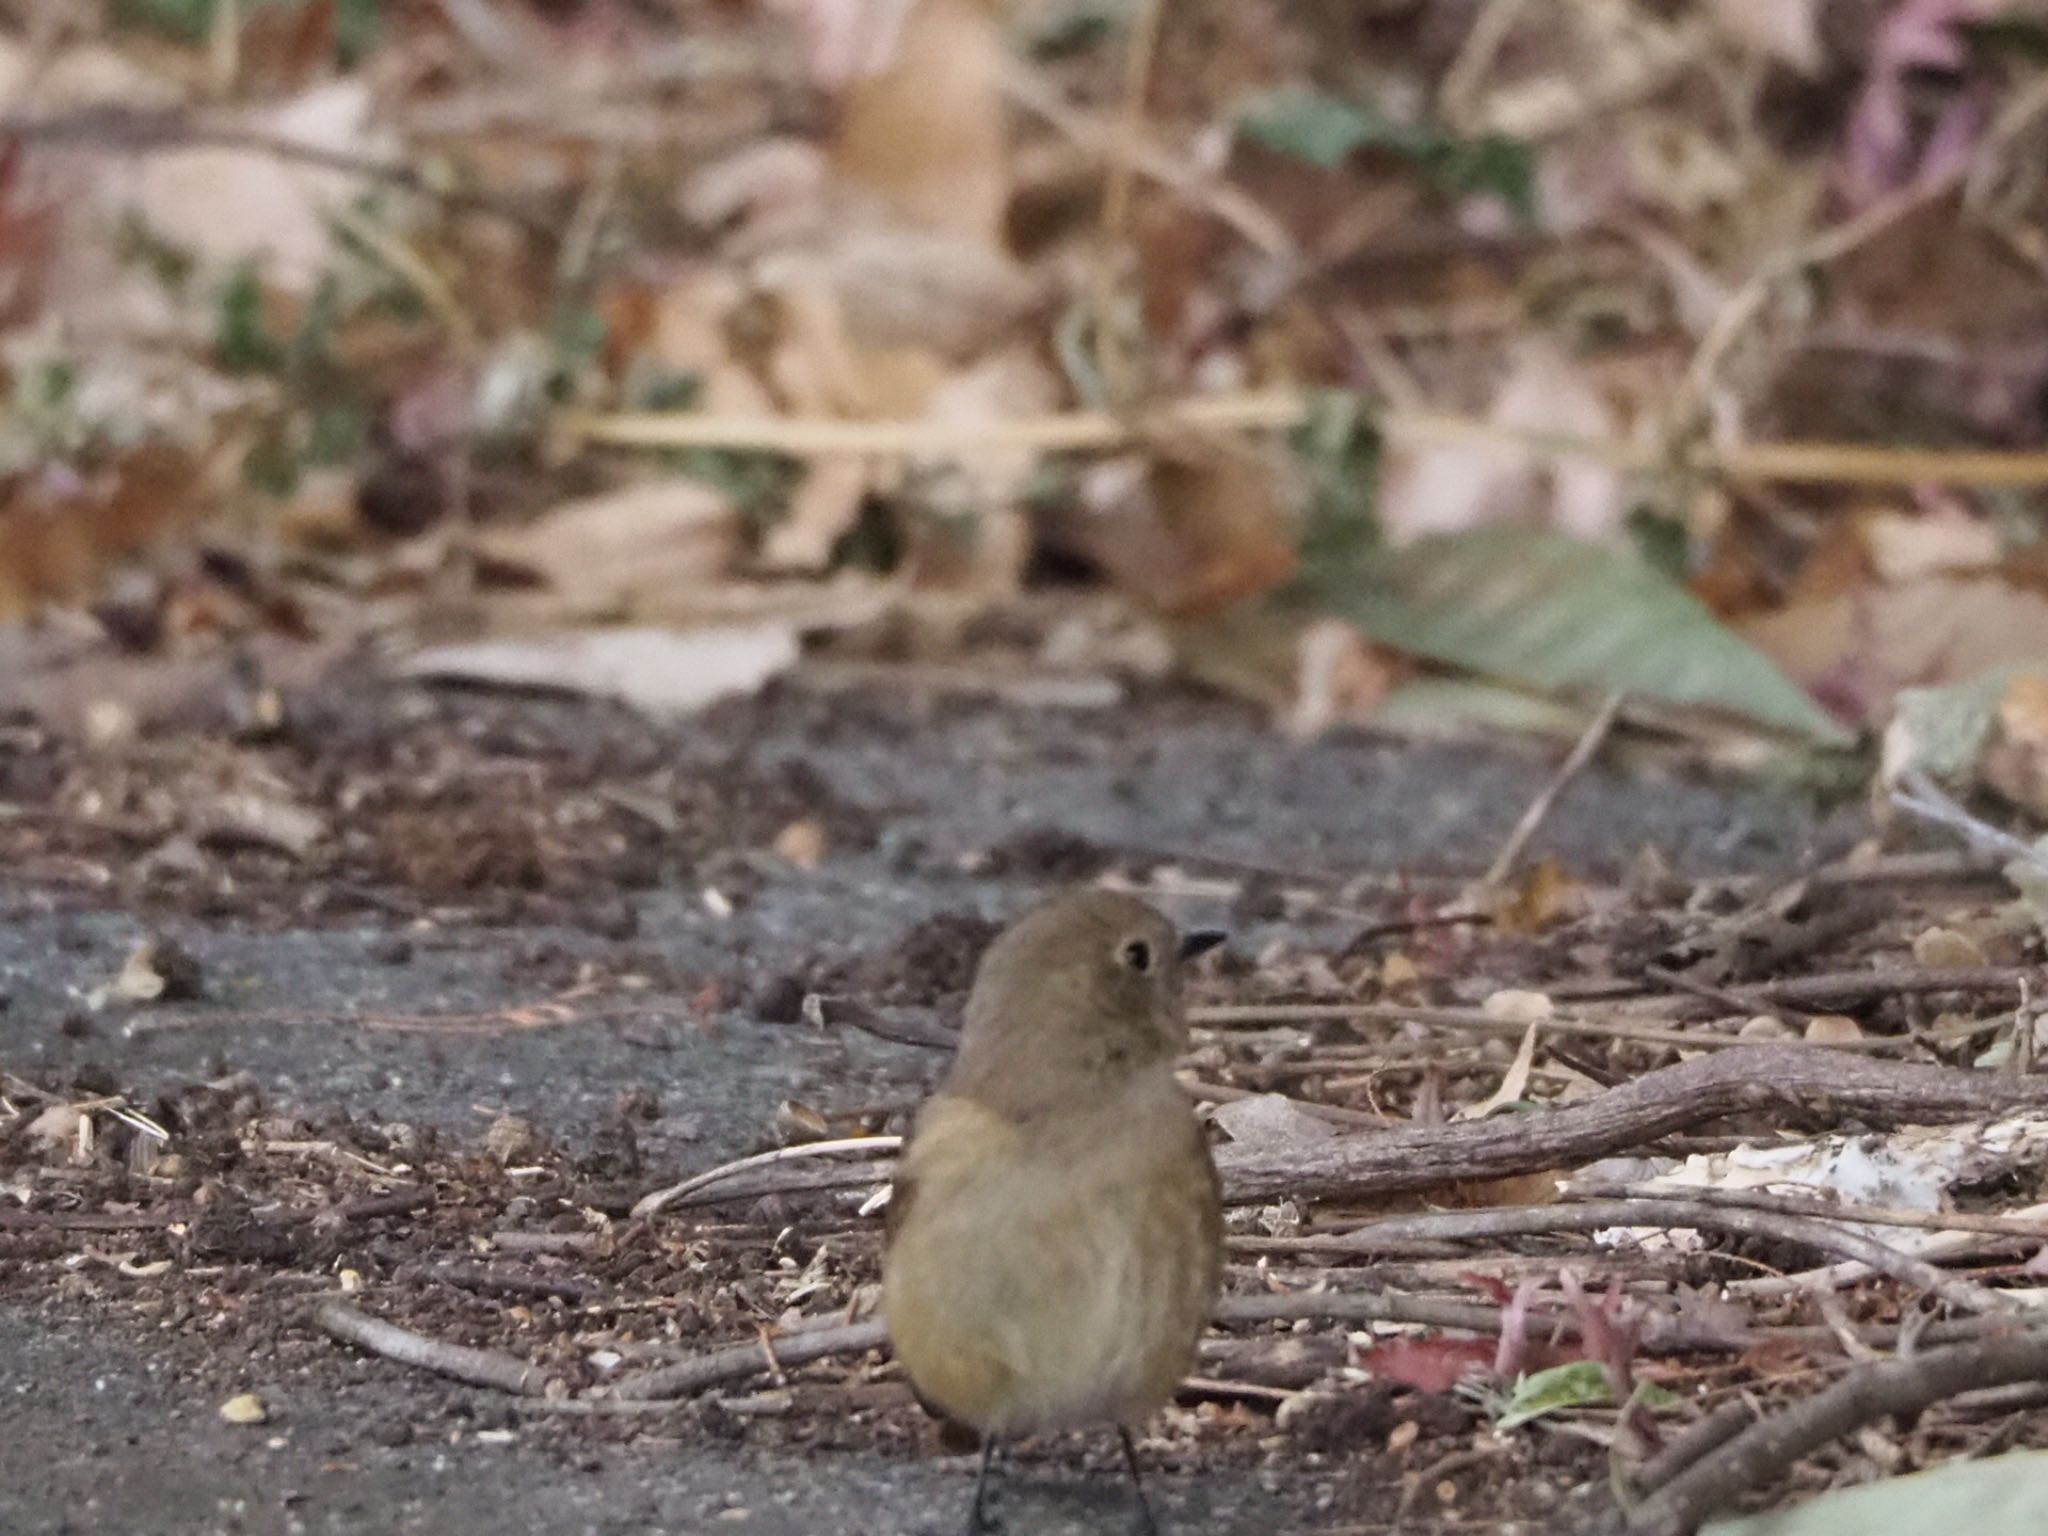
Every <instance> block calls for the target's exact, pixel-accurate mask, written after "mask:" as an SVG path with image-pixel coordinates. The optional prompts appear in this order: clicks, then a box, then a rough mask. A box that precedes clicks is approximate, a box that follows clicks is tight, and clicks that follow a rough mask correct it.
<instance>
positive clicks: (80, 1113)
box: [26, 1104, 86, 1147]
mask: <svg viewBox="0 0 2048 1536" xmlns="http://www.w3.org/2000/svg"><path fill="white" fill-rule="evenodd" d="M85 1117H86V1111H85V1110H84V1109H82V1108H81V1107H80V1106H78V1105H76V1104H50V1105H46V1106H45V1107H44V1108H43V1109H42V1111H41V1112H40V1113H38V1114H37V1115H36V1117H35V1119H33V1120H31V1121H29V1123H28V1130H27V1132H26V1134H27V1136H28V1138H29V1140H31V1141H36V1142H41V1143H42V1144H43V1145H44V1146H45V1147H68V1146H70V1145H71V1144H72V1143H73V1142H75V1141H76V1140H77V1139H78V1127H79V1124H80V1122H81V1121H83V1120H84V1119H85Z"/></svg>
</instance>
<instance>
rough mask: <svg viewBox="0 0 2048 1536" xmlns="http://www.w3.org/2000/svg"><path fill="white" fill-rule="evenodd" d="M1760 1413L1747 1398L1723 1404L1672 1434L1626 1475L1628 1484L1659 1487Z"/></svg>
mask: <svg viewBox="0 0 2048 1536" xmlns="http://www.w3.org/2000/svg"><path fill="white" fill-rule="evenodd" d="M1762 1416H1763V1409H1762V1408H1760V1407H1758V1406H1757V1404H1756V1403H1754V1402H1753V1401H1751V1400H1750V1399H1749V1398H1746V1397H1744V1398H1737V1399H1736V1400H1735V1401H1734V1402H1731V1403H1723V1404H1722V1405H1721V1406H1720V1407H1718V1408H1716V1409H1715V1410H1714V1411H1713V1412H1712V1413H1710V1414H1708V1415H1707V1416H1706V1417H1705V1418H1703V1419H1701V1420H1700V1421H1699V1422H1698V1423H1696V1424H1693V1425H1690V1426H1689V1427H1687V1428H1686V1429H1685V1430H1683V1431H1682V1432H1680V1433H1679V1434H1678V1435H1676V1436H1674V1437H1673V1438H1672V1439H1671V1440H1670V1441H1669V1442H1668V1443H1667V1444H1666V1445H1665V1447H1664V1449H1663V1450H1661V1451H1659V1452H1657V1454H1656V1455H1654V1456H1652V1457H1651V1458H1650V1459H1649V1460H1648V1461H1646V1462H1644V1463H1643V1464H1642V1465H1641V1466H1639V1467H1637V1468H1636V1469H1635V1471H1634V1472H1633V1473H1631V1474H1630V1476H1629V1483H1630V1486H1631V1487H1633V1488H1634V1489H1636V1490H1637V1491H1638V1492H1642V1493H1650V1492H1653V1491H1654V1490H1656V1489H1658V1488H1662V1487H1663V1486H1664V1485H1665V1484H1666V1483H1668V1482H1670V1481H1671V1480H1672V1479H1673V1478H1675V1477H1677V1476H1678V1474H1679V1473H1681V1472H1683V1471H1684V1470H1685V1469H1686V1468H1687V1467H1689V1466H1691V1465H1692V1464H1693V1463H1694V1462H1696V1461H1698V1460H1699V1459H1700V1458H1701V1457H1702V1456H1704V1455H1706V1454H1707V1453H1708V1452H1709V1451H1717V1450H1719V1449H1720V1448H1721V1447H1722V1446H1724V1445H1726V1444H1727V1443H1728V1442H1729V1441H1730V1440H1733V1439H1734V1438H1735V1437H1736V1436H1737V1435H1739V1434H1741V1433H1742V1432H1743V1431H1744V1430H1745V1429H1747V1428H1749V1426H1750V1425H1752V1424H1754V1423H1755V1422H1756V1421H1757V1420H1758V1419H1759V1418H1761V1417H1762Z"/></svg>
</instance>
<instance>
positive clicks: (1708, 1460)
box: [1619, 1329, 2048, 1536]
mask: <svg viewBox="0 0 2048 1536" xmlns="http://www.w3.org/2000/svg"><path fill="white" fill-rule="evenodd" d="M2043 1376H2048V1329H2035V1330H2032V1331H2027V1332H2015V1333H2013V1334H2009V1335H2004V1336H2000V1337H1994V1338H1987V1339H1982V1340H1979V1341H1977V1342H1974V1343H1969V1344H1958V1345H1953V1346H1951V1347H1949V1348H1946V1349H1934V1350H1927V1351H1925V1352H1923V1353H1921V1354H1918V1355H1915V1356H1912V1357H1911V1358H1909V1359H1903V1360H1887V1361H1883V1362H1881V1363H1879V1364H1876V1365H1867V1366H1861V1367H1859V1368H1857V1369H1855V1370H1853V1371H1851V1372H1850V1373H1849V1374H1848V1375H1846V1376H1844V1377H1843V1378H1842V1379H1841V1380H1840V1381H1838V1382H1836V1383H1835V1384H1834V1385H1833V1386H1831V1387H1828V1388H1827V1389H1825V1390H1824V1391H1821V1392H1818V1393H1815V1394H1814V1395H1813V1396H1812V1397H1811V1398H1808V1399H1807V1400H1806V1401H1805V1402H1803V1403H1801V1404H1799V1405H1798V1406H1797V1407H1794V1408H1788V1409H1786V1410H1785V1411H1784V1412H1783V1413H1778V1414H1773V1415H1771V1416H1770V1417H1769V1418H1766V1419H1763V1420H1760V1421H1759V1422H1757V1423H1755V1424H1752V1425H1751V1426H1750V1427H1749V1428H1747V1429H1745V1430H1743V1431H1742V1432H1741V1433H1740V1434H1738V1435H1736V1436H1735V1437H1734V1438H1733V1439H1731V1440H1730V1441H1728V1443H1727V1444H1725V1445H1723V1446H1722V1447H1721V1448H1720V1449H1719V1450H1716V1451H1713V1452H1711V1453H1709V1454H1708V1455H1705V1456H1703V1457H1701V1458H1700V1459H1699V1460H1698V1461H1697V1462H1695V1463H1694V1464H1693V1465H1692V1466H1691V1467H1690V1468H1688V1469H1687V1470H1686V1471H1684V1472H1682V1473H1680V1474H1679V1475H1678V1476H1677V1477H1675V1478H1673V1479H1672V1480H1671V1481H1670V1482H1669V1483H1667V1484H1665V1485H1664V1486H1663V1487H1662V1488H1660V1489H1658V1490H1657V1491H1656V1492H1655V1493H1653V1494H1651V1495H1650V1496H1649V1497H1648V1498H1646V1499H1644V1500H1643V1502H1642V1503H1640V1504H1638V1505H1637V1506H1636V1507H1635V1508H1634V1509H1633V1510H1631V1511H1629V1512H1628V1514H1627V1516H1626V1517H1625V1519H1624V1520H1623V1521H1622V1522H1621V1523H1620V1525H1619V1529H1621V1530H1625V1531H1627V1532H1630V1533H1632V1536H1686V1533H1687V1532H1690V1531H1692V1530H1694V1529H1696V1528H1697V1527H1698V1525H1699V1524H1700V1522H1701V1521H1702V1520H1704V1519H1706V1518H1707V1517H1708V1516H1709V1515H1711V1514H1713V1513H1715V1512H1716V1511H1718V1510H1720V1509H1723V1508H1725V1507H1726V1506H1727V1505H1729V1504H1731V1503H1733V1502H1734V1501H1735V1500H1736V1499H1738V1498H1740V1497H1741V1496H1742V1495H1743V1494H1745V1493H1748V1492H1750V1491H1751V1490H1752V1489H1755V1488H1758V1487H1760V1486H1763V1485H1765V1484H1768V1483H1770V1482H1771V1481H1773V1480H1774V1479H1776V1478H1778V1477H1780V1476H1782V1475H1783V1474H1784V1473H1785V1472H1786V1471H1787V1470H1788V1469H1789V1468H1790V1467H1791V1466H1792V1464H1793V1463H1794V1462H1796V1461H1798V1460H1799V1458H1800V1457H1802V1456H1804V1455H1806V1454H1807V1453H1808V1452H1809V1451H1814V1450H1818V1449H1819V1448H1820V1447H1821V1446H1823V1445H1826V1444H1827V1443H1828V1442H1829V1441H1831V1440H1838V1439H1840V1438H1841V1437H1842V1436H1844V1435H1847V1434H1851V1433H1853V1432H1854V1431H1856V1430H1857V1429H1860V1428H1861V1427H1862V1426H1863V1425H1865V1424H1869V1423H1872V1422H1874V1421H1875V1420H1877V1419H1881V1418H1884V1417H1886V1416H1888V1415H1892V1414H1914V1413H1918V1412H1920V1411H1921V1410H1923V1409H1925V1408H1928V1407H1930V1406H1932V1405H1933V1404H1935V1403H1938V1402H1940V1401H1941V1400H1942V1399H1944V1398H1949V1397H1955V1396H1957V1395H1958V1394H1960V1393H1963V1392H1967V1391H1971V1390H1973V1389H1976V1388H1980V1387H1996V1386H2003V1385H2005V1384H2007V1383H2009V1382H2017V1381H2035V1380H2038V1379H2040V1378H2041V1377H2043Z"/></svg>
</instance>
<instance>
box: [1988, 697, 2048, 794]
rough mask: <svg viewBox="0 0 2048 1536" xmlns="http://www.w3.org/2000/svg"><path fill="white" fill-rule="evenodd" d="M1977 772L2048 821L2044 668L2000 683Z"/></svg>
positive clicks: (2047, 701)
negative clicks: (2002, 690)
mask: <svg viewBox="0 0 2048 1536" xmlns="http://www.w3.org/2000/svg"><path fill="white" fill-rule="evenodd" d="M1980 771H1981V772H1982V774H1983V776H1984V782H1985V783H1986V784H1988V785H1990V786H1991V787H1992V788H1993V789H1995V790H1997V791H1998V793H1999V794H2001V795H2003V796H2004V797H2005V798H2006V799H2007V800H2010V801H2011V802H2012V803H2013V804H2014V805H2016V806H2018V807H2019V808H2020V809H2021V810H2023V811H2025V812H2027V813H2028V814H2029V815H2032V816H2034V817H2037V818H2039V819H2040V820H2042V821H2048V672H2022V673H2020V674H2019V675H2017V676H2016V677H2014V678H2012V679H2011V680H2010V681H2009V682H2008V683H2007V684H2006V685H2005V695H2004V697H2003V698H2001V699H2000V700H1999V702H1998V719H1997V723H1996V724H1995V725H1994V726H1993V728H1992V734H1991V741H1990V743H1989V744H1988V745H1987V746H1986V747H1985V749H1984V760H1983V763H1982V765H1981V768H1980Z"/></svg>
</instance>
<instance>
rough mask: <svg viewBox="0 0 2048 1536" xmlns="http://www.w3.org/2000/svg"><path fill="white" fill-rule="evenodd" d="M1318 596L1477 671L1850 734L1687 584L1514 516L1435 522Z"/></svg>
mask: <svg viewBox="0 0 2048 1536" xmlns="http://www.w3.org/2000/svg"><path fill="white" fill-rule="evenodd" d="M1310 596H1311V599H1312V600H1313V601H1315V602H1317V603H1318V604H1319V605H1320V606H1322V607H1323V608H1325V609H1326V610H1328V611H1330V612H1332V613H1335V614H1336V615H1338V616H1339V617H1340V618H1344V619H1346V620H1349V621H1350V622H1351V623H1354V624H1356V625H1357V626H1358V627H1359V628H1360V629H1361V630H1363V631H1364V632H1365V633H1366V634H1368V635H1370V636H1371V637H1372V638H1373V639H1375V640H1378V641H1381V642H1382V643H1384V644H1386V645H1391V646H1395V647H1397V648H1399V649H1401V650H1405V651H1412V652H1414V653H1416V654H1417V655H1421V656H1428V657H1432V658H1434V659H1436V660H1438V661H1447V662H1451V663H1453V664H1455V665H1457V666H1460V667H1465V668H1467V669H1469V670H1471V671H1474V672H1479V673H1484V674H1487V675H1490V676H1493V677H1499V678H1506V679H1509V680H1511V681H1515V682H1520V683H1526V684H1533V685H1536V686H1538V687H1542V688H1547V689H1553V690H1580V691H1589V692H1597V693H1610V692H1615V691H1621V692H1626V693H1632V694H1637V695H1640V696H1642V697H1644V698H1648V699H1656V700H1662V701H1664V702H1666V703H1671V704H1680V705H1687V706H1696V707H1703V708H1709V709H1722V710H1727V711H1729V712H1731V713H1734V714H1737V715H1741V716H1743V717H1745V718H1746V719H1749V720H1753V721H1756V722H1758V723H1760V724H1763V725H1768V726H1772V727H1775V728H1777V729H1780V730H1785V731H1791V732H1795V733H1797V734H1799V735H1802V736H1806V737H1810V738H1812V739H1814V740H1817V741H1822V742H1826V743H1830V744H1834V745H1847V744H1848V743H1849V742H1850V740H1851V737H1850V735H1849V733H1848V732H1847V731H1846V730H1844V729H1843V727H1842V726H1840V725H1839V724H1837V723H1836V722H1835V721H1834V720H1832V719H1831V718H1829V717H1828V715H1826V714H1825V713H1823V712H1822V710H1821V709H1820V707H1819V706H1818V705H1817V704H1815V703H1814V702H1813V700H1812V699H1810V698H1808V697H1807V696H1806V694H1804V693H1803V692H1801V691H1800V690H1799V689H1798V688H1797V687H1796V686H1794V685H1793V684H1792V683H1791V682H1790V681H1789V680H1788V679H1787V678H1786V677H1785V675H1784V674H1783V673H1782V672H1780V671H1779V670H1778V669H1777V668H1776V667H1775V666H1773V665H1772V664H1771V662H1770V660H1769V658H1767V657H1766V656H1764V655H1763V653H1762V652H1760V651H1758V650H1757V649H1755V647H1753V646H1751V645H1750V644H1749V643H1748V642H1747V641H1745V640H1743V639H1742V638H1741V637H1739V636H1737V635H1735V634H1733V633H1732V632H1730V631H1729V630H1728V629H1727V628H1726V627H1724V626H1723V625H1722V624H1721V622H1720V621H1719V620H1718V619H1716V618H1715V617H1714V615H1713V614H1712V613H1710V612H1709V611H1708V610H1707V609H1706V607H1704V606H1703V605H1702V604H1701V603H1700V602H1699V601H1698V600H1697V599H1696V598H1694V597H1693V596H1692V594H1691V593H1689V592H1687V591H1686V590H1685V589H1684V588H1683V587H1681V586H1679V585H1677V584H1676V583H1675V582H1672V581H1670V580H1668V579H1667V578H1665V577H1663V576H1660V575H1658V574H1657V573H1656V572H1655V571H1653V570H1651V569H1650V568H1649V567H1648V566H1646V565H1644V564H1643V563H1642V562H1641V561H1640V560H1638V559H1636V558H1634V557H1633V556H1631V555H1626V554H1622V553H1619V552H1616V551H1614V550H1610V549H1606V548H1603V547H1601V546H1599V545H1595V544H1583V543H1579V542H1578V541H1576V540H1573V539H1568V538H1564V537H1562V536H1561V535H1557V534H1549V533H1533V532H1529V531H1526V530H1523V529H1513V528H1490V529H1480V530H1477V531H1474V532H1469V533H1458V534H1440V535H1437V536H1435V537H1431V538H1425V539H1421V540H1419V541H1417V542H1416V543H1414V544H1411V545H1407V546H1405V547H1403V548H1401V549H1386V550H1375V551H1372V552H1371V553H1369V554H1367V555H1365V556H1364V557H1363V558H1361V559H1359V560H1357V561H1356V562H1353V563H1352V564H1351V566H1350V567H1349V568H1348V569H1346V570H1345V571H1344V572H1342V573H1333V574H1332V575H1331V576H1330V577H1328V578H1325V579H1320V580H1317V581H1315V582H1314V584H1313V586H1312V588H1311V590H1310Z"/></svg>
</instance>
